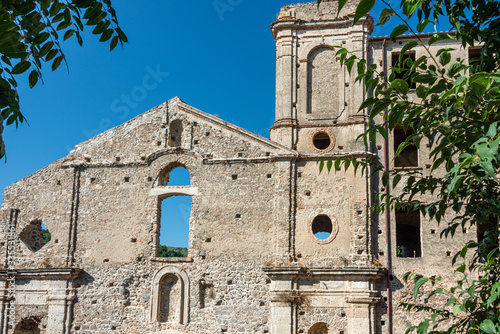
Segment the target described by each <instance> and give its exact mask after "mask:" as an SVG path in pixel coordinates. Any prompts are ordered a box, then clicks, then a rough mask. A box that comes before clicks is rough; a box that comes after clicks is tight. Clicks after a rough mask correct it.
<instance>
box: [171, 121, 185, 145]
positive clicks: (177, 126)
mask: <svg viewBox="0 0 500 334" xmlns="http://www.w3.org/2000/svg"><path fill="white" fill-rule="evenodd" d="M182 130H183V126H182V121H181V120H179V119H176V120H175V121H173V122H172V123H171V124H170V131H169V141H168V142H169V146H170V147H180V146H181V145H182Z"/></svg>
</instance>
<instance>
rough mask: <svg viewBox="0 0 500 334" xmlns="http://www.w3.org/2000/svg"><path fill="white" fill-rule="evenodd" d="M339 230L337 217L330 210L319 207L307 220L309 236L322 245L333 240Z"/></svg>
mask: <svg viewBox="0 0 500 334" xmlns="http://www.w3.org/2000/svg"><path fill="white" fill-rule="evenodd" d="M338 231H339V228H338V224H337V218H335V216H334V215H333V214H332V213H331V212H330V211H329V210H326V209H318V210H316V211H314V212H312V213H311V215H310V216H309V219H308V220H307V232H308V234H309V238H310V239H311V240H312V241H314V242H316V243H318V244H320V245H325V244H328V243H330V242H332V241H333V240H334V239H335V237H337V233H338Z"/></svg>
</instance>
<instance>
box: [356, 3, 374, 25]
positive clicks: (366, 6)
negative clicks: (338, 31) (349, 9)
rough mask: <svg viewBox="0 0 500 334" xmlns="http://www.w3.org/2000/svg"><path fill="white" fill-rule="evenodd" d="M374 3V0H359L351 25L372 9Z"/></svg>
mask: <svg viewBox="0 0 500 334" xmlns="http://www.w3.org/2000/svg"><path fill="white" fill-rule="evenodd" d="M374 5H375V0H361V2H360V3H359V5H358V7H357V8H356V14H355V15H354V22H353V25H355V24H356V23H357V22H358V21H359V19H360V18H362V17H363V16H365V15H366V14H368V12H369V11H370V10H372V8H373V6H374Z"/></svg>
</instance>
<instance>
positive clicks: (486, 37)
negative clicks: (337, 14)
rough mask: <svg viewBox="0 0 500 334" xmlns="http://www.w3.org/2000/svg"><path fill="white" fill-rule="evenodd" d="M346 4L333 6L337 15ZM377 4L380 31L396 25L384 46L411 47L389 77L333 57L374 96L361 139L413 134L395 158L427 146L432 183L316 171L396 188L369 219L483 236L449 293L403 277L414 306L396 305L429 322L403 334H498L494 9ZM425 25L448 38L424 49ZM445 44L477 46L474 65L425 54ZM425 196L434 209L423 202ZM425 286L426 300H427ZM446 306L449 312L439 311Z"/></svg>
mask: <svg viewBox="0 0 500 334" xmlns="http://www.w3.org/2000/svg"><path fill="white" fill-rule="evenodd" d="M346 2H347V0H339V7H340V8H339V11H340V9H341V8H342V7H343V6H344V5H345V3H346ZM381 2H382V3H383V4H384V6H385V8H384V9H383V10H382V12H381V14H380V17H379V19H378V24H379V25H384V24H386V23H387V22H389V20H399V25H397V26H396V27H395V28H394V29H393V30H392V32H391V34H390V39H391V40H392V41H395V40H396V39H397V37H398V36H400V35H402V34H405V33H410V34H413V35H415V40H414V41H411V42H408V43H406V44H405V45H404V47H403V49H402V51H401V56H400V57H399V61H398V62H397V64H396V65H395V66H393V67H391V68H389V69H388V70H387V73H384V72H383V69H380V68H379V67H378V66H376V65H375V64H368V63H367V61H366V60H365V59H359V58H357V57H356V56H354V55H352V54H351V53H350V52H349V50H347V49H345V48H342V47H338V48H336V50H337V56H338V57H339V58H340V61H341V63H342V64H343V65H344V66H346V68H347V69H348V71H349V72H350V74H351V75H352V76H353V77H354V78H355V79H356V81H357V82H359V83H361V84H364V85H365V86H366V89H367V90H369V91H370V92H371V97H369V98H367V99H366V101H365V102H364V103H363V104H362V105H361V107H360V112H361V111H362V110H366V109H368V110H369V111H368V115H369V122H370V124H371V127H370V128H369V129H368V130H367V131H366V132H365V133H364V134H362V135H361V136H360V138H359V139H360V140H364V141H365V143H366V145H368V142H369V141H373V142H374V141H375V139H376V135H381V136H383V137H384V138H386V139H387V134H388V133H390V132H391V131H393V130H395V129H396V128H401V127H402V128H403V130H404V131H405V132H406V133H407V134H409V135H408V136H407V138H406V141H405V142H404V143H402V144H401V145H400V146H399V148H398V150H397V152H395V155H396V156H398V155H400V154H401V152H402V151H403V150H404V149H405V148H406V147H408V146H411V145H416V146H417V147H419V146H420V145H423V144H427V143H429V145H430V152H431V153H430V159H431V160H432V162H433V164H432V166H431V173H430V176H423V175H422V173H421V172H420V171H418V170H413V171H412V170H408V169H406V170H405V169H394V170H389V171H384V169H383V167H382V165H381V162H380V161H367V160H335V161H332V160H330V161H325V162H322V163H321V169H323V168H324V167H326V168H327V169H328V170H331V169H339V168H342V167H344V168H345V169H348V168H349V167H350V166H351V167H354V169H356V170H358V169H360V170H362V171H364V172H366V171H369V172H370V173H372V172H373V173H378V174H379V175H381V176H382V184H383V187H386V186H389V185H390V186H392V187H393V188H394V187H396V185H398V184H400V187H401V188H402V191H401V192H400V193H398V194H392V195H386V194H383V193H380V194H378V200H379V204H377V205H375V207H374V210H377V211H379V212H381V211H384V210H389V209H390V208H396V209H404V210H420V211H421V213H422V214H423V215H425V216H427V217H428V218H430V219H435V220H436V221H437V222H439V223H440V224H441V226H442V227H443V230H442V232H441V236H442V237H444V238H447V237H453V235H454V234H455V232H456V231H461V230H462V228H467V227H469V226H470V225H475V226H476V227H478V228H481V229H485V230H486V231H485V232H484V235H483V236H482V237H481V238H478V240H472V241H470V242H468V243H467V244H466V245H464V246H463V248H462V250H461V251H460V252H459V253H457V254H456V255H455V256H454V257H453V265H454V268H455V274H456V276H455V277H457V280H456V282H455V284H454V286H453V287H451V288H449V287H448V288H445V287H444V286H443V285H442V284H441V280H442V279H441V277H434V276H433V277H425V276H422V275H420V274H418V273H407V274H406V275H405V277H404V280H405V281H406V282H410V283H412V284H413V287H414V288H413V292H414V299H415V302H413V303H402V305H401V306H402V307H403V308H404V309H406V310H408V311H416V312H423V313H424V314H427V315H428V317H427V318H426V319H425V320H424V321H422V322H421V323H419V324H418V325H416V326H412V327H410V328H408V330H407V332H413V331H416V332H418V333H488V334H493V333H500V298H499V297H500V264H499V256H500V253H499V247H498V237H499V236H498V217H500V204H499V203H500V184H499V179H498V169H499V162H500V152H499V144H500V109H499V107H500V62H499V57H500V53H499V52H498V50H500V2H499V1H491V0H469V1H463V0H402V1H401V4H400V7H399V8H396V7H394V6H392V5H391V4H390V3H388V2H386V1H385V0H381ZM320 3H321V0H318V5H320ZM374 4H375V0H362V1H361V2H360V3H359V5H358V7H357V11H356V14H355V17H354V21H355V22H356V21H358V20H359V19H360V18H361V17H363V16H364V15H366V14H367V13H368V12H369V11H370V10H371V9H372V8H373V6H374ZM412 22H415V24H413V23H412ZM429 25H430V26H432V25H434V26H437V25H440V27H449V29H450V30H452V31H453V33H434V34H433V35H432V37H430V39H428V40H425V41H424V40H422V38H421V37H419V36H418V34H419V33H422V32H424V30H425V28H426V27H427V26H429ZM443 40H456V41H457V45H460V44H461V46H462V47H463V48H466V49H467V48H474V47H479V48H480V49H481V51H480V54H479V58H478V61H477V62H474V63H472V64H469V63H468V61H467V60H466V59H457V60H455V59H452V54H451V52H452V51H453V50H452V49H449V48H441V49H439V51H437V52H431V51H430V50H429V47H430V46H431V45H433V44H435V45H439V42H440V41H443ZM416 47H423V48H424V49H425V50H426V55H424V56H421V57H420V58H418V59H414V60H412V59H411V58H410V57H404V56H403V55H404V54H405V52H409V51H411V50H412V49H414V48H416ZM397 74H398V75H397ZM412 86H413V87H415V88H414V89H412ZM414 95H415V96H416V97H417V99H415V98H413V97H411V96H414ZM440 170H444V172H443V173H441V172H440ZM428 194H431V195H433V198H434V199H435V200H434V201H432V202H424V201H421V200H420V199H421V198H422V197H423V195H428ZM447 217H454V218H452V219H451V220H448V219H447ZM423 287H425V288H426V289H427V290H429V289H430V291H431V292H430V293H427V294H426V295H424V294H423V292H422V289H423ZM419 296H420V297H421V298H418V297H419ZM443 297H444V300H446V303H445V304H444V305H440V304H439V298H443ZM436 303H437V304H436ZM436 305H439V306H436Z"/></svg>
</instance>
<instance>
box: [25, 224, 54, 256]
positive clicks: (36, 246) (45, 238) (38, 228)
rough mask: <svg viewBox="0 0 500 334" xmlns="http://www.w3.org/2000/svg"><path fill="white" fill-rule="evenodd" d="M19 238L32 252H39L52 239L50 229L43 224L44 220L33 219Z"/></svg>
mask: <svg viewBox="0 0 500 334" xmlns="http://www.w3.org/2000/svg"><path fill="white" fill-rule="evenodd" d="M19 238H20V239H21V241H22V242H24V244H25V245H26V246H27V247H28V249H29V250H31V251H32V252H38V251H39V250H40V249H42V247H43V246H45V245H46V244H47V243H48V242H49V241H50V239H51V234H50V231H49V230H48V229H47V228H46V227H45V225H43V223H42V221H41V220H39V221H33V222H32V223H31V224H29V225H28V226H26V227H25V228H24V229H23V230H22V232H21V234H20V235H19Z"/></svg>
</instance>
